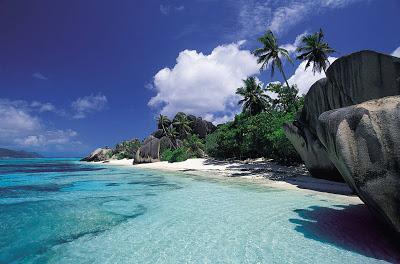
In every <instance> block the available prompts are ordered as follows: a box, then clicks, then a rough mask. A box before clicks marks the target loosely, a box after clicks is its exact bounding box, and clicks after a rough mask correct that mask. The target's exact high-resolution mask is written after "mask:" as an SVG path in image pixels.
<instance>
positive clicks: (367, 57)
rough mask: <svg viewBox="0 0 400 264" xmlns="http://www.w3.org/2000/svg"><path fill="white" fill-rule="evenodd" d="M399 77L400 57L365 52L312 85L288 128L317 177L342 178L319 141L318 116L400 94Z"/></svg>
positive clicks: (337, 65) (339, 61)
mask: <svg viewBox="0 0 400 264" xmlns="http://www.w3.org/2000/svg"><path fill="white" fill-rule="evenodd" d="M399 76H400V59H399V58H396V57H392V56H389V55H385V54H380V53H377V52H373V51H361V52H357V53H353V54H351V55H348V56H345V57H342V58H340V59H337V60H336V61H335V62H334V63H332V65H331V66H330V67H329V68H328V70H327V78H323V79H321V80H319V81H317V82H316V83H315V84H313V85H312V86H311V88H310V90H309V91H308V93H307V95H306V96H305V100H304V108H303V110H302V112H301V113H300V116H299V117H298V118H297V120H296V121H295V122H293V123H292V124H287V125H285V127H284V129H285V133H286V135H287V137H288V138H289V140H290V141H291V142H292V144H293V146H294V147H295V149H296V150H297V152H298V153H299V154H300V156H301V158H302V159H303V161H304V163H305V165H306V166H307V168H308V169H309V171H310V173H311V174H312V175H313V176H314V177H318V178H324V179H328V180H340V179H342V177H341V175H340V173H339V172H338V170H337V169H336V167H335V165H334V164H333V163H332V161H331V160H330V159H329V157H328V155H327V153H326V150H325V148H324V147H323V146H322V144H321V142H320V140H319V139H318V136H317V130H316V127H317V123H318V117H319V116H320V115H321V114H322V113H323V112H325V111H329V110H333V109H337V108H341V107H346V106H350V105H354V104H358V103H362V102H365V101H367V100H371V99H377V98H382V97H385V96H391V95H398V94H400V83H399Z"/></svg>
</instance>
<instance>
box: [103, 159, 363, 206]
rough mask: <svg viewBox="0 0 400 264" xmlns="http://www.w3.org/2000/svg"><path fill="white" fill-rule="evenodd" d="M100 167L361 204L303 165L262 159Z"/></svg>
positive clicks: (346, 189) (340, 185) (341, 187)
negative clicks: (220, 180)
mask: <svg viewBox="0 0 400 264" xmlns="http://www.w3.org/2000/svg"><path fill="white" fill-rule="evenodd" d="M101 164H107V165H117V166H130V167H136V168H142V169H152V170H164V171H179V172H182V173H187V174H192V175H200V176H206V177H214V178H215V177H235V178H240V179H246V180H249V181H252V182H256V183H259V184H262V185H265V186H268V187H276V188H284V189H291V190H303V191H307V192H315V193H323V194H324V195H328V196H335V197H336V198H340V199H345V200H346V201H348V202H349V203H362V202H361V200H360V199H359V198H358V197H357V196H355V195H353V194H352V191H351V190H350V188H349V187H348V186H347V184H345V183H338V182H332V181H327V180H322V179H316V178H313V177H310V175H309V173H308V171H307V170H306V168H305V167H304V166H293V167H287V166H281V165H279V164H276V163H274V162H268V161H264V160H261V159H259V160H252V161H248V162H245V161H240V162H238V161H236V162H233V161H232V162H230V161H216V160H211V159H189V160H186V161H183V162H175V163H168V162H166V161H160V162H154V163H145V164H135V165H132V164H133V160H131V159H122V160H110V161H107V162H105V163H104V162H101Z"/></svg>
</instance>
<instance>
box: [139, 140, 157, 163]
mask: <svg viewBox="0 0 400 264" xmlns="http://www.w3.org/2000/svg"><path fill="white" fill-rule="evenodd" d="M159 159H160V139H159V138H156V137H154V136H152V135H150V136H148V137H147V138H146V139H145V140H144V141H143V144H142V146H140V148H139V149H138V151H136V154H135V158H134V163H149V162H156V161H159Z"/></svg>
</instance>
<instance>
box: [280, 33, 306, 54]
mask: <svg viewBox="0 0 400 264" xmlns="http://www.w3.org/2000/svg"><path fill="white" fill-rule="evenodd" d="M308 34H309V33H308V32H307V31H304V32H303V33H301V34H300V35H298V36H297V37H296V39H295V41H294V42H293V43H288V44H284V45H282V48H284V49H286V50H287V51H288V52H289V54H293V53H295V52H296V49H297V48H298V47H299V46H300V44H301V40H302V39H303V37H304V36H306V35H308Z"/></svg>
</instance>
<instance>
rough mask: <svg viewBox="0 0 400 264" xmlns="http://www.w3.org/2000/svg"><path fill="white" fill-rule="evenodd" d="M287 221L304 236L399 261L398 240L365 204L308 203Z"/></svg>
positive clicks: (365, 254)
mask: <svg viewBox="0 0 400 264" xmlns="http://www.w3.org/2000/svg"><path fill="white" fill-rule="evenodd" d="M294 212H296V213H297V214H298V216H299V218H296V219H290V220H289V221H290V222H292V223H294V224H296V225H297V226H296V228H295V230H296V231H298V232H300V233H302V234H303V235H304V236H305V237H307V238H310V239H314V240H317V241H320V242H323V243H329V244H331V245H334V246H336V247H339V248H342V249H345V250H349V251H352V252H356V253H358V254H361V255H364V256H366V257H370V258H374V259H377V260H384V261H388V262H391V263H400V242H399V241H398V240H397V241H396V238H394V237H393V236H392V234H391V233H390V230H385V229H383V228H382V226H383V225H382V224H381V223H380V222H379V221H378V220H377V219H376V218H375V217H374V216H373V215H371V213H370V212H369V210H368V208H366V206H365V205H363V204H360V205H349V206H342V205H338V206H335V208H332V207H320V206H311V207H309V208H307V209H296V210H294Z"/></svg>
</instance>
